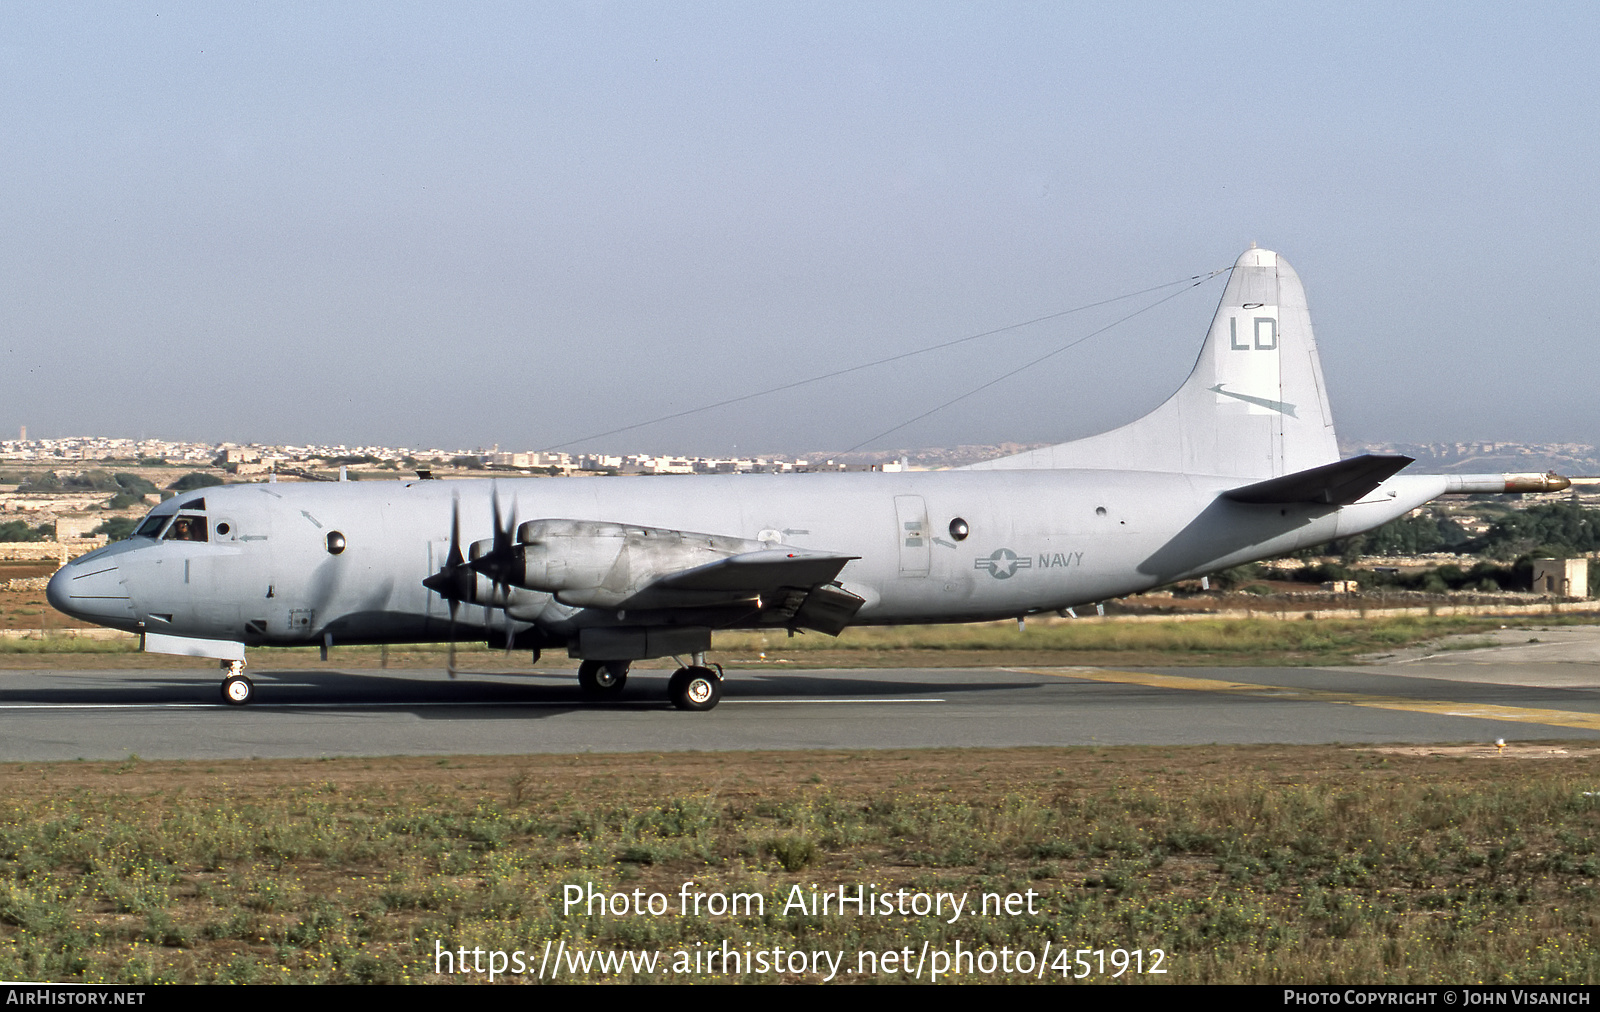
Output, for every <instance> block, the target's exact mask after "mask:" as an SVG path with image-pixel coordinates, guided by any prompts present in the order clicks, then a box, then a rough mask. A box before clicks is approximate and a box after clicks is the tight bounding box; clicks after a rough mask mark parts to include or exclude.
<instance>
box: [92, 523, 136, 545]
mask: <svg viewBox="0 0 1600 1012" xmlns="http://www.w3.org/2000/svg"><path fill="white" fill-rule="evenodd" d="M138 526H139V519H138V518H137V517H111V518H109V519H107V520H106V521H105V522H104V523H102V524H101V525H100V526H98V527H96V528H95V529H94V530H92V531H90V532H89V533H90V534H104V535H105V536H106V537H107V538H108V539H110V540H112V541H121V540H123V539H125V538H129V537H132V536H133V531H134V528H136V527H138Z"/></svg>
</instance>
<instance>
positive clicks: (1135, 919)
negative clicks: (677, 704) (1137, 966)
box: [0, 747, 1600, 984]
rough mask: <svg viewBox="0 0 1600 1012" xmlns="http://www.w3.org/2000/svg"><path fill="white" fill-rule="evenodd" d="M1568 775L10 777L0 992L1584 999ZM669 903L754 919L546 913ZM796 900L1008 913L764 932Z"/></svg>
mask: <svg viewBox="0 0 1600 1012" xmlns="http://www.w3.org/2000/svg"><path fill="white" fill-rule="evenodd" d="M1595 769H1596V760H1595V759H1594V758H1592V757H1589V756H1586V755H1569V756H1565V757H1561V758H1556V759H1544V760H1540V761H1536V762H1535V761H1521V760H1516V759H1509V758H1505V759H1501V758H1496V757H1494V756H1492V755H1491V756H1484V757H1474V758H1467V757H1465V756H1456V757H1426V756H1399V755H1392V756H1384V755H1379V754H1376V753H1372V752H1366V751H1355V750H1347V749H1339V748H1333V747H1323V748H1297V749H1290V748H1275V749H1264V748H1220V747H1210V748H1182V749H1179V748H1167V749H1048V750H1046V749H1028V750H995V751H945V752H898V753H867V754H861V753H856V754H808V753H780V754H763V755H739V754H724V755H710V756H695V755H688V756H659V757H658V756H643V757H642V756H596V755H585V756H582V757H566V756H538V757H515V758H507V759H454V760H452V759H427V760H339V761H325V762H298V763H262V762H251V763H224V762H214V763H205V764H197V763H144V762H140V761H139V760H138V759H137V757H129V758H128V759H127V761H125V762H113V763H76V764H52V765H39V764H26V765H22V766H18V767H15V768H13V769H12V770H11V771H9V772H8V773H6V774H5V775H4V780H3V782H4V783H5V791H6V808H5V812H4V813H3V814H0V936H3V938H4V942H5V944H4V945H0V973H4V974H5V975H6V976H7V977H9V979H13V980H16V979H25V980H64V981H116V982H123V983H151V982H157V981H230V982H231V981H238V982H252V981H297V982H348V983H355V982H405V981H421V980H429V979H435V980H436V979H438V978H437V977H435V976H434V975H433V969H434V954H435V951H436V950H435V946H436V945H437V946H438V947H439V948H440V949H456V948H460V947H466V948H467V949H468V950H469V951H470V950H471V949H473V948H478V947H481V948H484V949H503V950H518V949H521V950H523V951H525V952H532V953H533V954H534V955H533V957H532V958H533V961H534V962H535V964H537V960H538V953H539V952H540V951H542V949H543V946H544V943H545V942H546V941H547V940H549V941H552V942H564V943H565V946H566V947H568V948H571V949H576V950H587V949H594V948H600V949H616V950H624V949H625V950H634V951H639V950H648V951H661V952H665V953H670V952H671V951H673V950H676V949H688V950H691V951H692V950H693V949H694V948H695V947H696V946H697V945H701V946H703V947H706V948H710V947H714V946H720V945H721V944H722V942H723V940H727V941H728V943H729V944H730V946H732V947H734V948H737V949H740V950H743V949H744V948H745V947H746V946H748V947H750V948H752V949H760V948H767V949H771V948H773V947H782V948H786V949H787V948H803V949H833V950H843V951H844V952H845V953H846V954H847V955H848V956H849V957H850V958H852V959H853V954H854V953H855V952H857V951H860V950H866V949H873V950H878V951H885V950H892V949H900V948H904V947H906V946H907V945H911V946H913V948H919V947H920V945H921V943H922V942H923V941H924V940H926V941H927V942H928V943H929V944H930V946H931V947H933V948H935V949H942V950H944V951H949V950H951V949H953V948H954V946H955V945H956V943H958V942H959V943H961V944H962V945H963V946H965V947H966V948H968V949H969V950H970V949H978V950H993V951H998V950H999V949H1000V948H1001V947H1002V946H1004V947H1009V948H1010V949H1012V950H1013V951H1016V950H1019V949H1027V950H1031V951H1032V952H1034V953H1039V952H1041V951H1043V950H1044V947H1045V945H1046V943H1049V944H1050V945H1051V947H1052V951H1060V950H1061V949H1062V948H1066V949H1069V950H1075V949H1077V948H1081V947H1089V948H1106V949H1111V948H1114V947H1120V948H1123V949H1142V950H1144V951H1145V952H1146V953H1148V952H1149V950H1151V949H1156V948H1159V949H1162V950H1164V952H1165V953H1166V962H1165V968H1166V969H1167V970H1168V971H1169V972H1168V973H1167V974H1165V975H1163V976H1161V977H1153V978H1152V977H1146V978H1139V977H1137V976H1132V977H1131V979H1132V980H1133V981H1135V982H1139V981H1141V980H1143V981H1145V982H1148V981H1151V980H1154V981H1159V982H1170V983H1275V984H1276V983H1286V982H1311V981H1316V982H1322V981H1329V982H1342V983H1357V982H1370V983H1427V982H1432V983H1437V982H1452V983H1467V982H1474V983H1476V982H1485V983H1535V982H1538V983H1554V982H1571V983H1583V982H1588V981H1592V980H1594V979H1595V978H1596V976H1597V975H1600V948H1597V941H1596V935H1595V932H1594V930H1593V925H1594V924H1595V922H1596V921H1597V919H1600V892H1597V889H1596V885H1597V881H1596V880H1597V877H1600V831H1597V820H1600V806H1597V804H1596V801H1595V799H1593V798H1591V797H1588V796H1587V795H1586V794H1585V791H1587V790H1588V789H1589V788H1590V787H1592V782H1593V774H1594V772H1595ZM687 881H693V882H694V883H695V886H694V888H695V889H697V890H699V891H704V892H714V891H723V892H733V891H738V892H750V893H758V894H760V895H761V896H763V897H764V898H765V902H766V913H765V915H764V916H743V915H739V916H708V915H705V914H701V915H699V916H695V915H692V914H691V915H690V916H681V915H679V914H677V913H676V908H675V907H674V912H671V913H668V914H667V915H664V916H660V917H650V916H642V917H640V916H626V915H624V916H602V915H600V914H598V913H596V914H593V915H590V914H588V913H586V912H583V911H581V910H573V911H563V909H562V904H561V897H562V890H563V887H564V886H566V885H568V884H574V885H580V886H582V885H584V884H585V883H589V882H592V883H594V884H595V886H596V887H597V888H598V889H601V890H605V891H608V892H610V891H626V892H629V893H631V892H632V891H633V890H635V889H638V890H641V891H642V892H643V893H644V894H645V895H648V894H649V893H651V892H660V893H662V894H665V895H666V896H668V897H670V898H671V900H672V902H674V903H676V900H677V897H678V894H679V891H680V889H681V887H682V884H683V883H684V882H687ZM813 884H815V885H816V886H817V887H819V888H820V889H824V890H827V889H835V890H836V889H837V888H838V887H839V886H844V887H846V888H848V889H852V890H853V888H854V887H855V886H856V885H858V884H859V885H864V886H867V887H869V888H870V887H876V888H877V889H878V890H879V891H891V892H892V891H895V890H900V889H905V890H909V891H913V892H916V891H923V892H935V891H944V892H955V893H965V894H967V895H968V897H969V898H970V902H971V903H972V904H973V905H974V906H975V905H976V904H977V903H978V902H979V900H980V897H981V896H982V894H984V893H996V894H1002V895H1004V894H1010V893H1016V894H1024V893H1026V892H1027V891H1029V890H1032V891H1033V892H1034V894H1035V896H1036V903H1035V907H1034V910H1035V912H1034V913H1031V914H1030V913H1026V912H1023V913H1019V914H1016V915H1011V916H1007V915H995V914H993V913H991V914H989V915H987V916H985V915H983V914H981V913H977V914H975V913H974V912H973V911H972V910H971V909H970V908H969V910H968V912H967V914H966V915H964V916H963V917H962V918H960V919H958V920H956V921H955V922H954V923H947V922H946V921H945V920H944V919H940V918H935V917H914V916H913V917H901V916H898V915H895V916H888V917H870V916H868V917H861V916H855V915H853V914H846V915H843V916H840V915H837V914H834V913H831V912H830V913H828V914H824V915H817V914H810V913H806V914H801V913H799V912H797V911H794V910H790V911H788V912H785V911H784V910H783V905H784V901H785V899H786V897H787V896H788V895H789V890H790V889H791V888H792V887H793V886H794V885H800V886H801V887H802V890H808V889H809V888H810V887H811V886H812V885H813ZM1065 965H1066V967H1067V969H1068V973H1071V972H1072V967H1071V964H1070V962H1069V963H1067V964H1065ZM579 976H588V977H592V978H596V979H598V978H600V977H601V974H599V973H598V972H597V971H593V970H591V972H590V973H588V974H580V975H579ZM842 976H843V977H844V979H851V977H854V976H855V975H842ZM1095 976H1096V978H1097V979H1099V975H1098V974H1096V975H1095ZM1109 977H1110V971H1109V970H1108V971H1107V973H1106V979H1109ZM1019 978H1020V979H1030V978H1027V977H1021V975H1018V974H1015V973H1013V974H1010V975H1007V974H1004V973H998V972H997V973H996V974H994V975H993V976H990V977H985V978H979V979H986V980H1003V979H1019ZM610 979H654V980H684V979H701V980H714V979H717V978H716V977H715V976H713V975H709V974H699V975H695V974H687V975H678V976H672V975H669V974H666V973H661V972H658V973H656V974H654V975H650V974H643V973H641V974H638V975H637V976H635V975H633V974H632V973H630V972H624V973H622V974H621V975H614V976H612V977H611V978H610ZM743 979H747V980H768V981H771V980H776V979H815V978H814V977H800V976H797V977H794V978H778V977H774V976H771V975H768V976H765V977H762V976H757V975H755V974H745V975H743ZM855 979H861V978H860V977H855ZM880 979H891V980H910V979H912V977H911V974H910V973H909V972H907V973H903V974H902V973H899V972H893V973H888V974H882V975H880ZM951 979H952V980H971V979H973V978H972V977H971V976H965V975H964V976H962V977H954V978H951ZM1044 979H1045V980H1049V981H1055V980H1058V979H1060V974H1059V973H1057V972H1055V971H1053V970H1052V971H1047V972H1046V973H1045V974H1044Z"/></svg>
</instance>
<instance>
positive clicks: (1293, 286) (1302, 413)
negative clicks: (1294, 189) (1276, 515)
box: [970, 249, 1339, 478]
mask: <svg viewBox="0 0 1600 1012" xmlns="http://www.w3.org/2000/svg"><path fill="white" fill-rule="evenodd" d="M1338 459H1339V449H1338V446H1337V445H1336V444H1335V442H1334V435H1333V415H1332V412H1331V411H1330V410H1329V408H1328V397H1327V393H1326V391H1325V388H1324V386H1323V382H1322V364H1321V363H1320V362H1319V361H1318V359H1317V343H1316V340H1315V339H1314V338H1313V337H1312V335H1311V314H1310V313H1309V312H1308V310H1307V309H1306V293H1305V289H1304V288H1302V287H1301V286H1300V277H1299V275H1297V274H1295V272H1294V268H1292V267H1290V266H1289V264H1288V262H1286V261H1285V260H1284V259H1283V258H1282V257H1280V256H1278V254H1276V253H1274V252H1272V251H1271V250H1264V249H1248V250H1245V252H1244V254H1243V255H1242V256H1240V257H1239V259H1238V261H1237V262H1236V263H1235V264H1234V265H1233V273H1232V276H1231V277H1230V278H1229V279H1228V287H1227V289H1226V290H1224V291H1223V293H1222V304H1221V305H1220V306H1218V307H1217V315H1216V317H1215V318H1214V319H1212V321H1211V332H1210V333H1209V334H1208V335H1206V343H1205V346H1204V347H1203V348H1201V349H1200V360H1199V361H1198V362H1196V363H1195V367H1194V371H1193V372H1192V373H1190V374H1189V378H1188V379H1187V380H1186V381H1185V382H1184V384H1183V386H1182V387H1180V388H1179V389H1178V392H1177V393H1175V394H1173V395H1172V396H1171V397H1170V398H1168V400H1167V401H1166V403H1164V404H1162V405H1161V406H1160V407H1158V408H1156V409H1155V410H1154V411H1152V412H1151V413H1150V414H1148V415H1145V416H1144V417H1143V418H1140V419H1139V420H1137V421H1134V422H1130V423H1129V424H1127V425H1124V426H1122V427H1121V428H1120V429H1112V430H1111V431H1110V432H1102V433H1101V434H1099V435H1097V436H1090V437H1088V438H1087V439H1079V440H1075V441H1073V442H1071V443H1060V444H1057V445H1055V446H1047V447H1045V448H1043V449H1039V450H1032V451H1029V452H1028V453H1020V454H1017V455H1016V456H1012V457H1002V458H1000V459H998V460H987V461H984V462H982V463H979V464H973V465H970V466H971V468H973V469H975V470H983V469H993V468H1066V467H1074V468H1096V469H1108V470H1120V471H1130V470H1131V471H1175V472H1180V473H1184V474H1213V475H1226V476H1230V477H1239V478H1273V477H1277V476H1279V475H1284V474H1292V473H1294V472H1296V471H1303V470H1306V469H1307V468H1312V467H1317V466H1318V465H1321V464H1328V463H1331V462H1333V461H1336V460H1338Z"/></svg>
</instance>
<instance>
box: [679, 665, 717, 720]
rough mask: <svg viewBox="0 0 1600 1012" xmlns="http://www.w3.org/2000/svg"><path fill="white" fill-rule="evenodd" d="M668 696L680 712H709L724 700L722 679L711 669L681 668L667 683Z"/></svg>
mask: <svg viewBox="0 0 1600 1012" xmlns="http://www.w3.org/2000/svg"><path fill="white" fill-rule="evenodd" d="M667 695H668V696H670V697H671V698H672V705H673V706H676V707H677V708H678V709H680V710H698V711H704V710H709V709H711V708H712V707H714V706H716V705H717V701H718V700H720V699H721V698H722V679H721V678H719V677H718V676H717V673H716V672H715V671H712V670H711V669H710V668H701V667H693V668H679V669H678V670H677V671H675V672H674V673H673V675H672V680H671V681H670V682H668V683H667Z"/></svg>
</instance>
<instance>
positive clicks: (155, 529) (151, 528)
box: [133, 513, 172, 538]
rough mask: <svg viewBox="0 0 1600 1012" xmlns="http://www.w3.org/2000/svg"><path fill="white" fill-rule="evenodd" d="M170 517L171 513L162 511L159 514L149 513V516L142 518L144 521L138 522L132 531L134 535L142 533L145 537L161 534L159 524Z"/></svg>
mask: <svg viewBox="0 0 1600 1012" xmlns="http://www.w3.org/2000/svg"><path fill="white" fill-rule="evenodd" d="M171 519H172V514H171V513H162V514H160V515H156V514H151V515H150V516H147V517H145V518H144V523H142V524H140V525H139V527H138V529H136V530H135V531H134V532H133V533H134V534H135V535H143V536H144V537H147V538H154V537H158V536H160V534H161V525H162V524H164V523H166V522H167V521H168V520H171Z"/></svg>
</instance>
